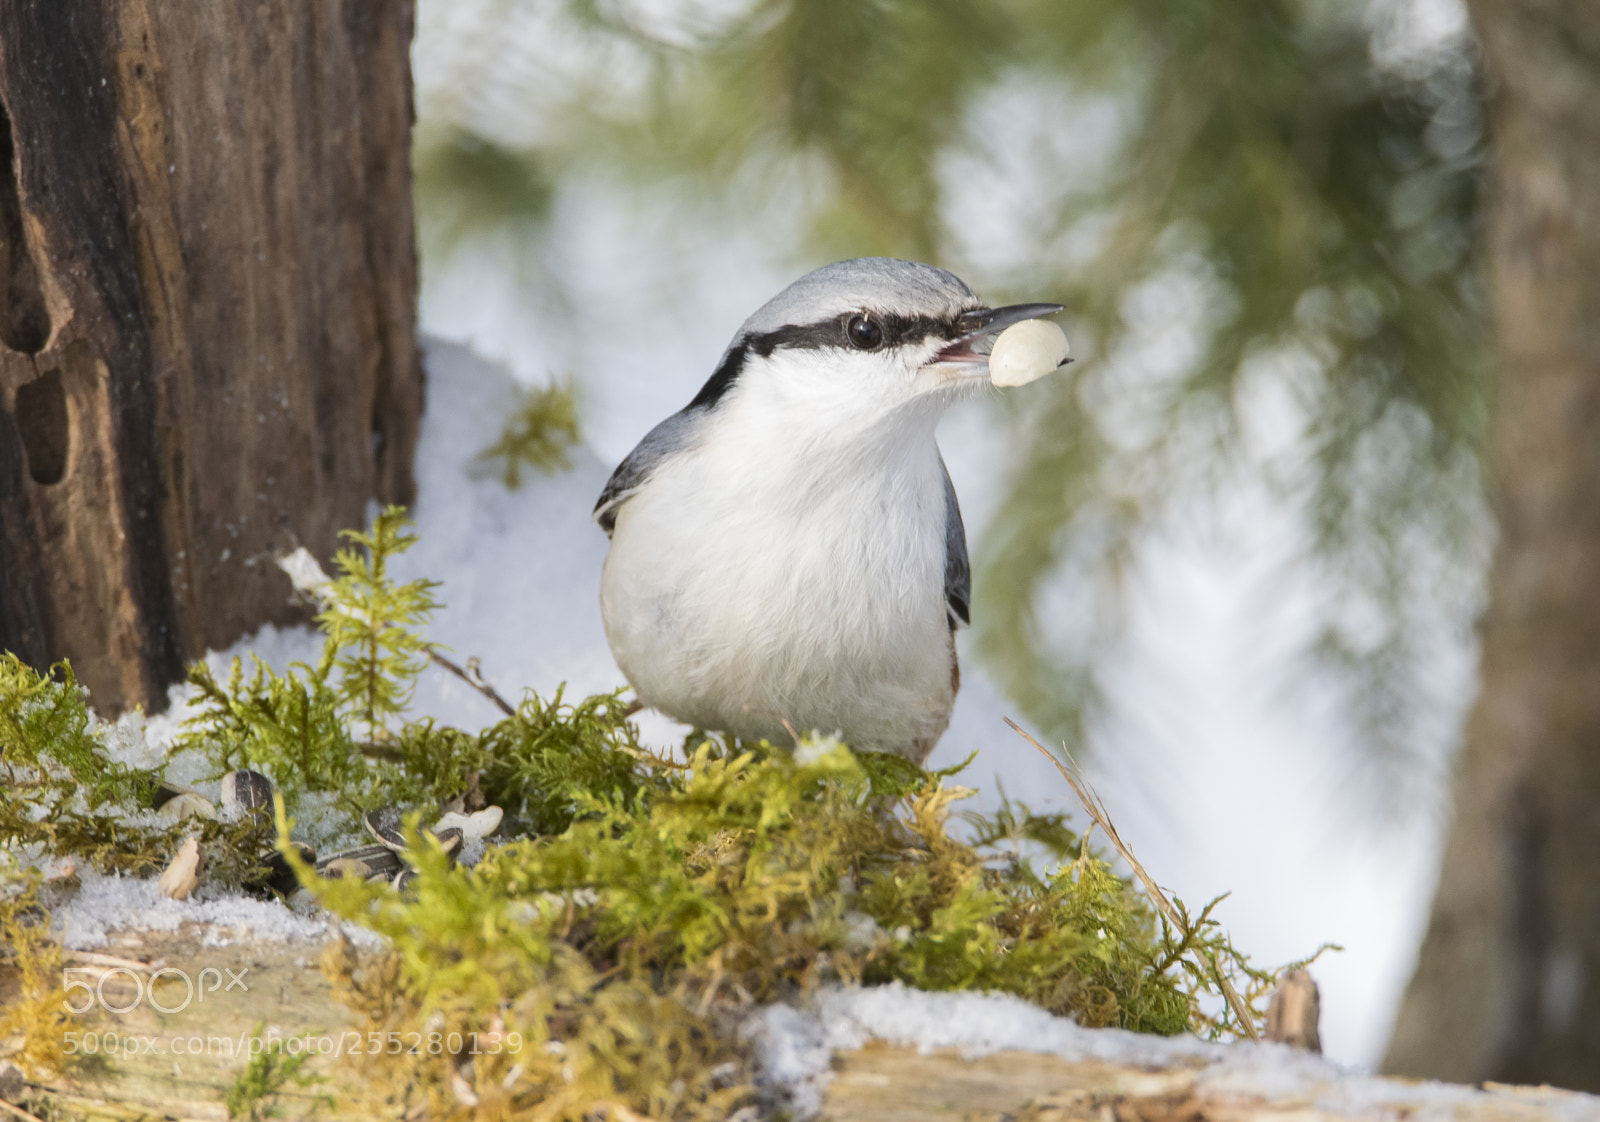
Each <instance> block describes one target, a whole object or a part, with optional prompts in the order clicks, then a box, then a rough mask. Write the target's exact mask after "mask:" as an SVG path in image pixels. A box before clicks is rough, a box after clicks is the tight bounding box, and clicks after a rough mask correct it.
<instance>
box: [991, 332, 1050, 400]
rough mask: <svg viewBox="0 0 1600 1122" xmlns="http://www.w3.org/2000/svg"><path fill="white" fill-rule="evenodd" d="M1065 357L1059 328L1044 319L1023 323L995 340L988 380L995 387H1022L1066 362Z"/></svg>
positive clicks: (1002, 333)
mask: <svg viewBox="0 0 1600 1122" xmlns="http://www.w3.org/2000/svg"><path fill="white" fill-rule="evenodd" d="M1069 353H1070V348H1068V346H1067V337H1066V335H1065V334H1063V333H1062V331H1061V328H1059V327H1057V326H1056V325H1055V324H1053V323H1051V322H1050V321H1049V320H1047V319H1025V320H1023V321H1022V322H1021V323H1014V324H1012V325H1011V326H1010V327H1008V328H1006V329H1005V330H1004V331H1002V332H1001V333H1000V335H999V337H998V338H996V339H995V341H994V349H993V350H991V351H990V352H989V380H990V381H991V382H993V383H994V384H995V385H997V386H1025V385H1027V384H1028V383H1029V382H1033V381H1037V380H1038V379H1040V378H1043V377H1044V376H1045V375H1046V374H1048V373H1050V372H1051V371H1052V370H1054V369H1056V367H1058V366H1060V365H1061V364H1062V363H1063V362H1065V361H1067V355H1068V354H1069Z"/></svg>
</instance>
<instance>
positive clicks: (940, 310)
mask: <svg viewBox="0 0 1600 1122" xmlns="http://www.w3.org/2000/svg"><path fill="white" fill-rule="evenodd" d="M1060 310H1061V309H1060V307H1059V306H1058V305H1055V304H1021V305H1014V306H1011V307H1006V308H990V307H988V306H987V305H985V304H984V302H983V301H981V300H980V299H978V297H977V296H976V295H974V294H973V291H972V289H970V288H968V287H967V286H966V284H965V283H963V282H962V280H961V279H960V278H959V277H957V276H956V275H955V274H953V273H950V272H947V271H946V270H944V269H939V268H935V267H934V266H932V265H923V264H919V263H918V262H915V261H900V260H897V259H895V258H892V257H858V258H854V259H853V260H849V261H840V262H838V263H836V264H833V265H827V266H825V267H823V268H821V269H817V270H816V271H814V272H811V273H807V274H806V275H805V276H803V277H801V278H800V279H799V280H797V281H795V282H794V283H793V284H791V285H790V286H789V287H788V288H786V289H784V290H783V291H782V292H780V293H778V295H776V296H774V297H773V298H772V299H771V300H769V301H767V303H766V304H764V305H763V306H762V307H761V308H760V310H758V311H757V312H756V313H755V314H754V315H752V316H751V317H750V318H749V319H747V320H745V322H744V325H743V326H742V327H740V329H739V331H738V334H736V335H735V336H734V338H733V342H732V343H730V344H729V345H728V349H727V350H726V351H724V352H723V356H722V361H721V362H720V363H719V364H718V366H717V370H716V373H714V374H713V375H712V376H711V379H710V381H708V382H707V383H706V384H705V385H704V386H703V387H702V388H701V390H700V392H699V394H697V395H696V397H695V399H694V401H693V402H691V404H690V406H689V409H690V410H716V409H719V408H720V407H721V406H722V405H723V404H724V403H725V402H726V401H728V400H729V399H738V398H755V399H759V400H760V401H762V402H767V403H770V404H771V405H772V406H773V407H774V408H779V409H786V410H796V411H801V412H802V413H803V415H804V416H806V417H809V418H810V419H811V420H813V421H815V422H817V423H820V424H824V425H837V426H842V427H843V428H845V429H851V428H857V427H860V426H863V425H873V424H876V423H878V422H879V421H881V420H882V419H884V418H885V417H891V416H908V417H909V416H919V417H923V416H933V417H934V418H935V419H936V417H937V413H938V412H942V410H943V408H944V406H945V405H947V404H949V402H950V401H951V400H953V399H954V398H955V397H957V396H960V395H961V393H962V392H963V391H969V390H972V389H976V388H979V387H981V386H984V385H987V384H988V364H987V356H986V355H985V353H984V351H985V350H986V343H987V340H988V338H989V337H990V336H992V335H993V334H994V333H996V332H998V331H1000V330H1002V329H1003V328H1005V327H1007V326H1009V325H1010V324H1013V323H1016V322H1019V321H1021V320H1024V319H1032V318H1035V317H1037V316H1041V315H1050V314H1052V313H1054V312H1057V311H1060ZM791 415H795V414H793V413H792V414H791Z"/></svg>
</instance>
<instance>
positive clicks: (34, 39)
mask: <svg viewBox="0 0 1600 1122" xmlns="http://www.w3.org/2000/svg"><path fill="white" fill-rule="evenodd" d="M412 22H413V6H412V3H411V2H410V0H383V2H381V3H380V2H377V0H317V2H315V3H305V2H304V0H252V2H251V3H249V4H233V3H219V4H212V3H183V4H160V3H152V2H150V0H70V2H63V0H5V3H4V4H0V300H3V305H0V648H6V649H10V650H13V651H15V652H16V653H18V654H19V655H21V656H22V657H23V658H25V659H27V660H28V661H29V662H31V663H33V664H34V665H36V666H43V665H44V664H46V663H48V662H49V661H51V660H53V659H57V658H61V657H63V656H66V657H70V658H71V659H72V662H73V666H74V669H75V670H76V672H77V674H78V677H79V679H80V680H81V681H82V682H84V683H85V684H87V685H88V686H89V688H90V690H91V694H92V700H93V703H94V704H95V706H96V708H97V709H99V710H100V711H101V712H102V713H106V712H116V711H118V710H120V709H122V708H124V707H126V706H128V705H131V704H135V703H138V704H143V705H145V706H146V707H148V708H152V709H159V708H161V707H162V706H164V704H165V690H166V686H167V685H168V684H169V683H170V682H172V681H174V680H175V679H177V678H178V677H180V676H181V675H182V672H183V667H184V663H185V661H186V660H188V659H191V658H194V657H196V656H198V655H200V654H202V653H204V651H205V650H206V649H207V648H215V647H221V646H225V645H227V644H229V643H231V642H232V641H234V640H235V639H237V638H238V637H239V636H240V635H242V634H244V633H246V632H247V631H249V630H251V629H253V628H256V627H258V626H260V625H261V624H263V623H266V622H269V621H287V620H290V619H293V618H296V617H295V616H294V614H293V613H292V610H291V609H290V607H289V605H288V603H287V586H286V585H284V584H283V582H282V581H281V579H278V574H276V573H275V571H274V570H273V568H272V566H271V565H270V563H269V560H270V557H271V555H272V554H273V553H274V552H275V551H278V550H282V549H284V548H285V547H292V546H294V545H297V544H303V545H305V546H307V547H308V548H310V549H311V550H312V551H313V552H314V553H316V554H318V555H319V556H327V555H328V554H329V553H330V552H331V551H332V549H333V547H334V544H335V542H336V535H337V532H338V531H339V530H340V529H341V528H343V527H347V526H355V525H358V524H360V523H361V521H362V520H363V516H364V512H365V508H366V504H367V502H368V501H369V500H370V499H372V498H374V497H376V498H379V499H381V500H383V501H385V502H402V503H405V502H409V501H410V500H411V497H412V492H413V489H414V484H413V480H412V475H411V459H412V452H413V449H414V446H415V442H416V435H417V426H418V422H419V417H420V414H421V410H422V374H421V367H420V364H419V361H418V357H417V352H416V347H415V343H414V335H415V322H416V260H415V247H414V239H413V228H412V225H413V224H412V213H411V172H410V128H411V121H412V112H411V78H410V60H409V51H410V45H411V32H412Z"/></svg>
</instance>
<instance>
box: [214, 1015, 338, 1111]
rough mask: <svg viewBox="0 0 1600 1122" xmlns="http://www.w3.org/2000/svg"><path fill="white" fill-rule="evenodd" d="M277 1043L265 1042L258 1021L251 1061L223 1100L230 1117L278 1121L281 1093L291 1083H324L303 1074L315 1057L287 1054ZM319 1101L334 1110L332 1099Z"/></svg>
mask: <svg viewBox="0 0 1600 1122" xmlns="http://www.w3.org/2000/svg"><path fill="white" fill-rule="evenodd" d="M276 1043H277V1042H276V1041H267V1042H264V1041H263V1040H262V1039H261V1022H259V1021H258V1022H256V1027H255V1032H254V1033H253V1034H252V1035H251V1041H250V1062H249V1063H248V1064H246V1065H245V1068H244V1070H243V1071H241V1072H240V1073H239V1076H238V1078H237V1079H235V1080H234V1081H233V1085H232V1086H231V1087H229V1088H228V1092H227V1094H226V1095H225V1096H224V1097H223V1100H222V1101H223V1105H224V1106H226V1107H227V1108H228V1117H229V1118H234V1119H249V1120H250V1122H257V1120H258V1119H264V1118H276V1117H277V1116H278V1115H277V1111H276V1109H275V1102H276V1099H277V1096H278V1093H279V1092H280V1091H282V1090H283V1089H284V1088H285V1087H287V1086H288V1085H289V1084H290V1083H293V1084H294V1085H295V1086H297V1087H306V1086H309V1085H310V1084H312V1083H314V1082H321V1081H322V1077H321V1076H314V1075H301V1074H300V1069H301V1068H303V1067H305V1065H306V1062H307V1061H308V1060H310V1058H311V1057H310V1055H309V1054H307V1053H304V1052H301V1053H299V1054H297V1055H292V1056H291V1055H285V1054H284V1053H283V1052H282V1051H281V1050H279V1049H278V1048H277V1047H275V1046H274V1045H275V1044H276ZM319 1102H323V1103H324V1104H325V1105H327V1106H330V1107H331V1106H333V1105H334V1102H333V1099H332V1096H323V1097H322V1098H320V1099H319Z"/></svg>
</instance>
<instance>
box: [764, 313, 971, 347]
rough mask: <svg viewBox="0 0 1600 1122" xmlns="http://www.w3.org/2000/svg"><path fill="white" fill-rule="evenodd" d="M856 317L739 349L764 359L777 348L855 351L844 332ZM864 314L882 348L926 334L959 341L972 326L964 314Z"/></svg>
mask: <svg viewBox="0 0 1600 1122" xmlns="http://www.w3.org/2000/svg"><path fill="white" fill-rule="evenodd" d="M860 314H862V313H861V312H845V313H844V314H843V315H838V316H833V317H832V318H830V319H824V320H818V321H817V322H816V323H807V324H798V325H792V326H788V327H780V328H777V329H776V330H774V331H766V332H763V333H762V334H760V335H751V336H749V337H748V338H746V339H745V340H744V342H743V346H744V347H745V348H746V349H747V350H748V351H749V352H751V353H752V354H757V355H760V356H761V357H762V358H766V357H768V356H769V355H771V354H772V352H773V351H776V350H778V349H779V348H789V349H793V350H821V349H823V348H824V347H838V348H841V349H845V350H856V349H857V348H855V347H852V346H851V345H850V337H849V335H848V334H847V331H848V328H849V324H850V321H851V320H852V319H853V318H855V317H856V316H857V315H860ZM868 314H870V315H871V316H872V318H873V319H874V320H876V321H877V322H878V324H879V325H880V326H882V328H883V341H884V346H886V347H894V346H898V345H900V344H901V343H906V342H911V341H915V340H920V339H926V338H928V336H930V335H932V336H937V337H938V338H940V339H959V338H961V336H963V335H967V334H969V333H970V332H971V331H972V330H973V328H972V327H970V326H965V325H964V324H963V320H964V318H965V317H966V315H967V313H965V312H955V313H952V314H951V315H948V316H903V315H885V314H884V313H882V312H869V313H868Z"/></svg>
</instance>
